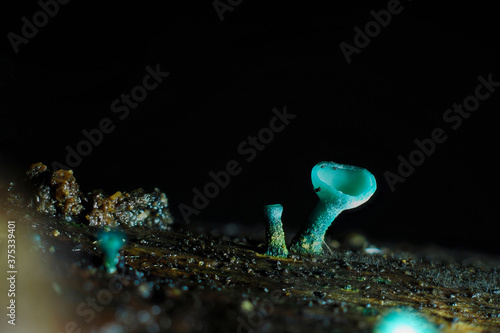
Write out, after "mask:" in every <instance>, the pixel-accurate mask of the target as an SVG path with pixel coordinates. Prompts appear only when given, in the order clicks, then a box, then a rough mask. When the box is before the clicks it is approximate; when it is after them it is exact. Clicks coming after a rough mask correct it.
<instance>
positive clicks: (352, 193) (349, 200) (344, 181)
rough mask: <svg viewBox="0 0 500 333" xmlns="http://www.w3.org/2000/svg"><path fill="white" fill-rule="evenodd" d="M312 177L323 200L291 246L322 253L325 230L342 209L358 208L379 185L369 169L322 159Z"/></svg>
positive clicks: (300, 250)
mask: <svg viewBox="0 0 500 333" xmlns="http://www.w3.org/2000/svg"><path fill="white" fill-rule="evenodd" d="M311 180H312V184H313V187H314V191H315V192H316V194H317V195H318V197H319V200H320V201H319V202H318V204H317V205H316V207H315V209H314V210H313V212H312V213H311V215H310V217H309V221H308V223H307V224H306V225H305V227H304V228H303V229H302V232H300V233H299V234H298V235H296V236H295V237H294V239H293V240H292V245H291V247H290V250H291V251H293V252H298V253H309V254H321V253H322V245H323V243H324V238H325V233H326V231H327V229H328V228H329V227H330V225H331V224H332V222H333V220H334V219H335V218H336V217H337V215H339V214H340V213H341V212H342V211H344V210H347V209H352V208H356V207H358V206H360V205H362V204H363V203H365V202H366V201H368V199H370V197H371V196H372V195H373V193H375V190H376V189H377V182H376V181H375V177H374V176H373V175H372V174H371V173H370V172H369V171H368V170H366V169H364V168H360V167H356V166H352V165H345V164H339V163H335V162H320V163H318V164H316V165H315V166H314V168H313V169H312V171H311Z"/></svg>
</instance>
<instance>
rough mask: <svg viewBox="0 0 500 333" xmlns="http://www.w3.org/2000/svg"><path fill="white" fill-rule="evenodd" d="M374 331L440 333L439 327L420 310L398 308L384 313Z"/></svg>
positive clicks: (381, 332)
mask: <svg viewBox="0 0 500 333" xmlns="http://www.w3.org/2000/svg"><path fill="white" fill-rule="evenodd" d="M373 332H374V333H396V332H409V333H438V329H437V328H436V326H435V325H434V324H432V323H431V322H429V321H428V320H427V319H426V318H425V317H424V316H423V315H421V314H420V313H419V312H416V311H414V310H411V311H409V310H404V309H398V310H393V311H390V312H388V313H387V314H386V315H384V316H383V317H382V318H381V320H380V321H379V322H378V323H377V325H376V326H375V328H374V331H373Z"/></svg>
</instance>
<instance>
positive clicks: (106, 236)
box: [98, 231, 125, 274]
mask: <svg viewBox="0 0 500 333" xmlns="http://www.w3.org/2000/svg"><path fill="white" fill-rule="evenodd" d="M98 241H99V245H100V246H101V248H102V250H103V252H104V266H105V267H106V270H107V271H108V273H110V274H112V273H114V272H116V264H118V261H119V260H118V256H119V252H118V251H119V250H120V249H121V248H122V246H123V244H125V235H124V234H123V233H121V232H119V231H101V232H100V233H99V236H98Z"/></svg>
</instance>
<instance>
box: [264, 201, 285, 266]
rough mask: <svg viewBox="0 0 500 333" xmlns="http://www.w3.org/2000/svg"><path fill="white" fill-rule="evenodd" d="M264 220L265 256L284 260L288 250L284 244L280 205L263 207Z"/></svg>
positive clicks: (281, 208) (281, 207)
mask: <svg viewBox="0 0 500 333" xmlns="http://www.w3.org/2000/svg"><path fill="white" fill-rule="evenodd" d="M263 210H264V218H265V219H266V237H267V253H266V254H267V255H268V256H273V257H281V258H286V257H287V256H288V249H287V248H286V243H285V233H284V232H283V224H282V222H281V215H282V214H283V206H282V205H280V204H275V205H266V206H264V209H263Z"/></svg>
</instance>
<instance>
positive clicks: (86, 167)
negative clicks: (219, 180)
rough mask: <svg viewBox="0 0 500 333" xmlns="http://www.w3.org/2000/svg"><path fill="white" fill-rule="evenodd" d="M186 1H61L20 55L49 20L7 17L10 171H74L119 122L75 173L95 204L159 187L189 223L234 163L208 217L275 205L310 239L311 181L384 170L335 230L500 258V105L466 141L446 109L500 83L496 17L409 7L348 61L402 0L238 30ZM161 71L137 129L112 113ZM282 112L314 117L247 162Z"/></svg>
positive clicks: (0, 133) (228, 218)
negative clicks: (406, 170)
mask: <svg viewBox="0 0 500 333" xmlns="http://www.w3.org/2000/svg"><path fill="white" fill-rule="evenodd" d="M224 2H225V1H224ZM169 3H170V2H162V4H161V5H160V4H157V3H153V2H146V3H141V4H139V3H135V2H134V3H130V4H129V3H127V4H124V3H118V2H116V3H111V4H110V3H107V4H106V5H103V4H102V3H90V2H82V1H72V2H69V3H68V4H65V5H60V8H59V12H58V13H57V15H55V16H54V17H53V18H50V19H49V21H48V23H47V24H46V25H45V26H43V27H41V28H39V32H38V33H37V35H36V36H35V37H33V38H31V39H29V42H28V43H27V44H21V45H20V46H19V52H18V53H17V54H15V53H14V51H13V48H12V46H11V45H10V42H9V40H8V38H7V34H8V33H9V32H14V33H16V34H19V35H20V34H21V28H22V26H23V22H22V21H21V18H22V17H23V16H26V17H27V18H28V19H29V20H30V21H32V17H33V14H35V13H36V12H37V11H40V6H39V4H37V2H35V1H24V2H22V1H20V2H16V5H15V6H16V7H12V6H11V7H8V8H7V7H6V5H2V6H4V8H2V10H1V11H0V16H1V18H0V21H1V24H2V32H1V38H2V39H1V53H0V56H1V58H0V61H1V63H0V75H1V80H0V84H1V87H0V89H1V92H0V96H1V99H0V163H1V164H2V172H7V171H6V170H10V171H21V170H25V169H26V168H27V167H28V166H29V165H30V163H32V162H36V161H43V162H44V163H46V164H51V163H52V162H53V161H59V162H61V163H65V157H66V150H65V147H66V146H67V145H69V146H70V147H72V148H76V146H77V144H78V143H79V142H80V141H81V140H83V139H85V137H84V136H83V135H82V133H81V131H82V130H83V129H87V130H91V129H93V128H97V127H98V124H99V122H100V120H101V119H103V118H110V119H111V120H112V121H113V123H114V125H116V128H115V130H114V131H113V132H112V133H110V134H105V136H104V138H103V141H102V143H100V144H99V145H98V146H97V147H94V148H93V151H92V153H91V154H90V155H89V156H86V157H84V158H83V160H82V162H81V163H80V164H79V165H78V166H77V167H76V168H74V172H75V175H76V177H77V180H78V182H79V183H80V185H81V187H82V189H83V190H84V191H88V190H91V189H93V188H104V189H105V190H107V191H109V192H111V193H112V192H114V191H116V190H132V189H134V188H137V187H143V188H145V189H146V190H152V189H153V188H154V187H159V188H160V189H161V190H162V191H165V192H166V193H167V195H168V197H169V200H170V203H171V205H172V211H173V213H174V215H176V216H177V217H179V218H181V215H180V213H179V210H178V208H177V207H178V205H179V204H180V203H185V204H188V205H191V202H192V199H193V192H192V189H193V188H195V187H196V188H198V189H200V190H202V189H203V186H204V185H205V184H206V183H207V182H209V181H210V177H209V172H210V171H215V172H217V171H220V170H223V169H224V168H225V166H226V163H227V162H228V161H230V160H233V159H234V160H237V161H238V162H240V164H241V166H242V169H243V171H242V172H241V174H239V175H238V176H236V177H233V178H232V179H231V182H230V184H229V185H228V186H227V187H226V188H225V189H223V190H221V192H220V194H219V195H218V196H217V197H216V198H214V199H212V200H210V203H209V205H208V206H207V208H206V209H204V210H202V211H201V212H200V214H199V215H198V216H193V220H199V221H207V222H213V221H216V222H218V223H221V224H229V223H235V224H241V225H247V226H251V227H253V228H255V229H259V230H264V225H263V223H262V222H261V220H260V208H261V205H262V204H264V203H282V204H283V205H284V208H285V213H284V217H283V219H284V222H285V229H286V231H287V232H290V233H292V234H294V233H295V232H296V230H297V229H298V228H299V227H300V226H301V225H302V224H303V223H304V222H305V220H306V219H307V217H308V215H309V212H310V211H311V210H312V209H313V207H314V205H315V204H316V201H317V197H316V195H315V194H314V192H313V190H312V188H311V185H310V170H311V168H312V167H313V166H314V165H315V164H316V163H317V162H319V161H323V160H333V161H336V162H341V163H346V164H352V165H358V166H362V167H365V168H367V169H368V170H370V171H371V172H372V173H373V174H374V175H375V177H376V178H377V182H378V190H377V192H376V193H375V195H374V196H373V198H372V199H371V200H370V201H369V202H368V203H367V204H365V205H364V206H362V207H361V208H359V209H357V210H355V211H351V212H345V213H343V214H342V215H341V216H340V217H339V218H338V220H337V221H336V223H335V224H334V226H333V227H332V228H331V229H330V231H329V234H330V235H333V236H335V235H341V234H343V233H346V232H348V231H353V230H354V231H360V232H363V233H364V234H365V235H367V237H368V238H369V239H380V240H386V241H393V242H399V241H410V242H413V243H416V244H425V243H437V244H440V245H444V246H448V247H451V248H467V249H476V250H483V251H492V252H496V253H500V250H499V241H498V233H499V231H500V226H499V223H498V217H497V202H498V200H499V198H500V195H499V194H498V193H499V192H498V185H499V180H498V176H497V173H498V171H497V168H498V163H497V156H496V155H497V143H498V135H497V127H498V121H497V120H498V119H499V116H498V112H499V111H498V105H499V96H498V94H500V92H496V93H494V94H492V95H491V97H490V98H489V99H487V100H486V101H484V102H482V103H481V105H480V107H479V109H478V110H477V111H476V112H475V113H473V114H472V115H471V116H470V118H468V119H465V120H464V121H463V123H462V125H461V126H460V127H459V128H457V129H456V130H452V129H451V127H450V124H447V123H445V122H444V121H443V113H444V112H445V110H446V109H448V108H450V107H452V106H453V104H454V103H462V102H463V100H464V98H465V97H466V96H468V95H471V94H473V93H474V90H475V88H476V86H477V85H478V83H479V82H478V80H477V77H478V76H479V75H482V76H484V77H487V76H488V75H489V74H490V73H491V74H492V75H493V80H495V81H500V73H499V72H498V68H499V65H498V64H499V59H500V48H499V39H498V36H499V34H498V33H499V30H500V29H499V28H498V18H497V17H496V16H495V13H496V10H495V9H494V8H493V7H489V8H488V7H482V8H480V7H479V5H478V4H477V3H476V7H474V8H471V6H470V4H467V5H465V4H464V5H462V4H458V3H453V4H452V5H451V4H450V5H441V6H442V7H441V8H438V7H436V4H426V3H423V2H420V1H413V2H409V1H402V2H401V6H402V7H403V10H402V12H401V13H400V14H398V15H393V16H392V19H391V22H390V24H389V25H388V26H387V27H385V28H382V30H381V32H380V33H379V34H378V35H377V36H375V37H373V38H372V39H371V41H370V44H369V45H368V46H367V47H366V48H364V49H362V50H361V53H360V54H354V55H352V62H351V63H350V64H348V63H347V62H346V59H345V58H344V56H343V54H342V52H341V50H340V48H339V44H340V43H341V42H346V43H349V44H353V39H354V35H355V32H354V30H353V28H354V27H356V26H358V27H360V28H361V29H364V26H365V24H366V23H367V22H369V21H372V20H373V17H372V16H371V15H370V11H371V10H375V11H379V10H382V9H385V8H387V3H388V1H379V2H370V3H365V2H351V3H350V4H347V5H346V4H343V5H342V6H340V5H330V6H329V7H327V6H325V4H324V3H322V2H308V3H306V2H292V1H288V2H286V1H278V2H272V3H271V2H264V1H252V0H244V1H242V2H241V4H239V5H237V6H235V7H234V9H233V11H227V12H225V13H224V20H223V21H221V20H220V18H219V16H218V15H217V12H216V10H215V9H214V6H213V3H212V2H211V1H206V2H203V3H202V2H187V1H186V2H183V1H176V2H175V4H169ZM233 3H234V2H233ZM491 6H493V5H491ZM156 64H159V66H160V68H161V70H162V71H165V72H169V73H170V76H169V77H167V78H166V79H165V80H164V82H163V83H162V84H161V85H160V86H159V87H158V88H157V89H155V90H154V91H152V92H149V94H148V96H147V98H146V100H145V101H143V102H141V103H140V105H139V106H138V107H137V108H135V109H133V110H131V113H130V115H129V116H128V117H127V118H125V119H124V120H120V119H119V118H118V117H117V116H118V114H115V113H113V112H112V111H111V108H110V105H111V102H112V101H113V100H115V99H116V98H119V97H120V95H121V94H122V93H130V90H131V89H132V88H133V87H134V86H136V85H139V84H141V83H142V78H143V77H144V75H145V74H146V73H147V72H146V71H145V67H146V66H148V65H149V66H151V67H152V68H155V67H156ZM283 106H286V108H287V110H288V112H289V113H291V114H294V115H297V117H296V118H295V119H294V120H292V121H291V123H290V124H289V125H288V126H287V127H286V128H285V130H284V131H283V132H281V133H278V134H276V136H275V138H274V140H273V141H272V142H271V143H269V144H268V145H267V146H266V148H265V149H264V150H263V151H261V152H259V153H258V154H257V156H256V158H255V160H253V161H252V162H246V161H245V157H246V156H242V155H240V154H239V153H238V151H237V147H238V145H239V144H240V143H241V142H243V141H244V140H246V139H247V137H248V136H249V135H256V134H257V133H258V132H259V130H260V129H262V128H263V127H267V126H268V125H269V121H270V119H271V118H272V116H273V114H272V109H273V108H277V109H279V110H281V109H282V108H283ZM438 127H440V128H443V130H445V132H446V134H447V136H448V139H447V140H446V142H444V143H443V144H439V145H437V147H436V150H435V152H434V153H433V154H432V155H431V156H429V157H427V158H426V160H425V162H424V163H423V164H422V165H421V166H418V167H417V168H416V170H415V172H414V173H413V174H412V175H411V176H410V177H408V179H407V180H406V181H405V182H404V183H398V184H397V185H396V191H395V192H391V190H390V188H389V186H388V184H387V182H386V181H385V179H384V172H386V171H391V172H394V173H396V172H397V168H398V164H399V161H398V156H399V155H402V156H404V157H407V156H408V155H409V154H410V153H411V152H412V151H413V150H415V149H416V146H415V144H414V143H413V141H414V140H415V139H420V140H422V139H425V138H429V137H430V133H431V132H432V130H434V129H435V128H438ZM65 164H66V163H65ZM8 177H10V175H9V176H8ZM8 177H7V178H8ZM4 178H5V177H4Z"/></svg>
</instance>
